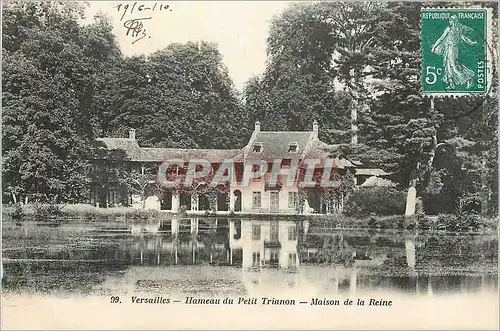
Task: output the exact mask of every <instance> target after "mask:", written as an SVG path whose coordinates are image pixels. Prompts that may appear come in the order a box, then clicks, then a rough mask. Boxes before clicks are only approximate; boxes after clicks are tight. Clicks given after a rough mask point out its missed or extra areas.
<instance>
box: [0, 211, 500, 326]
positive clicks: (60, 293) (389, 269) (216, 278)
mask: <svg viewBox="0 0 500 331" xmlns="http://www.w3.org/2000/svg"><path fill="white" fill-rule="evenodd" d="M2 256H3V272H4V278H3V281H2V287H3V291H4V295H5V296H6V298H8V299H5V300H6V301H5V302H4V304H5V305H6V308H7V309H11V311H16V309H21V307H22V306H23V305H24V303H26V300H32V301H30V302H31V303H30V305H31V306H32V307H38V308H37V310H36V311H37V313H40V312H41V311H43V308H41V307H42V306H43V304H44V303H45V304H46V303H47V302H48V301H47V300H55V301H54V302H58V303H61V302H65V305H66V307H69V306H71V305H75V304H77V305H84V303H85V302H86V301H85V300H94V301H93V302H95V303H96V304H97V303H98V305H102V309H107V310H109V309H113V308H112V307H114V306H113V304H112V303H111V301H112V299H111V297H119V298H120V302H122V300H123V304H126V305H131V301H132V297H147V298H155V297H158V296H160V297H164V298H168V299H169V300H170V303H171V304H177V307H178V308H176V309H181V310H186V309H188V311H189V313H193V312H194V311H197V310H199V309H205V311H204V313H206V309H214V307H213V306H210V307H208V306H203V307H201V306H199V305H192V304H191V303H192V302H193V298H194V299H200V298H201V299H210V298H216V299H220V300H221V301H222V300H223V299H225V298H231V299H233V300H235V301H236V302H237V301H238V300H240V301H241V303H242V304H243V305H250V306H248V307H247V308H246V309H262V306H263V305H262V300H263V298H267V299H268V301H269V304H266V305H264V306H265V307H264V308H267V309H276V313H277V314H279V312H280V309H281V307H279V305H280V304H279V303H280V302H281V303H283V304H284V303H285V301H286V300H288V303H289V304H290V302H291V301H290V300H293V301H294V302H293V303H294V305H293V306H294V309H297V308H299V307H301V306H307V308H308V309H310V308H311V306H322V307H318V308H317V309H315V310H314V312H313V313H312V315H311V316H314V315H315V314H320V315H318V316H319V317H318V318H322V317H321V316H322V315H321V312H322V311H323V309H325V307H328V306H335V305H336V303H340V305H341V306H342V305H343V304H344V301H345V300H346V299H349V298H350V299H352V300H354V301H355V302H354V305H356V300H358V299H359V300H362V301H364V302H365V305H364V306H369V304H370V302H371V303H373V304H376V303H379V304H380V303H386V304H387V302H389V301H392V303H391V305H392V306H393V307H394V306H395V308H394V309H396V310H397V309H403V307H404V308H405V310H404V311H407V310H406V309H408V307H410V306H411V305H414V304H418V305H420V306H419V307H420V308H418V309H431V308H432V307H433V308H432V309H433V311H434V312H436V311H439V309H444V308H443V307H445V306H446V307H447V308H446V309H447V310H446V311H447V314H448V312H449V310H450V309H451V310H453V307H454V305H456V304H458V305H459V306H457V307H456V309H461V310H462V309H467V311H468V312H472V310H471V309H473V308H475V309H477V310H478V311H477V312H475V313H474V316H472V315H470V316H469V319H470V321H469V319H467V321H469V322H466V321H465V320H464V321H462V322H461V325H462V326H463V325H466V326H467V325H469V327H482V326H483V324H484V326H490V325H496V324H495V323H498V317H497V314H496V313H492V312H494V311H498V297H497V293H498V276H497V275H498V263H497V262H498V239H497V235H496V233H482V234H468V233H446V232H422V231H420V232H416V231H413V232H410V231H407V232H402V231H398V230H383V231H382V230H359V229H356V230H349V229H329V228H320V227H315V226H313V225H310V224H308V222H304V221H293V220H277V219H273V220H262V219H261V220H252V219H237V218H222V217H221V218H213V217H210V218H203V217H198V218H185V219H179V220H172V221H161V222H148V223H140V224H139V223H128V222H113V223H111V222H104V223H97V222H96V223H86V224H75V223H72V222H66V221H64V220H61V221H50V222H43V221H40V222H33V221H30V222H18V223H16V222H15V221H9V222H5V223H4V224H3V247H2ZM9 298H10V299H9ZM75 298H78V299H75ZM189 298H191V299H189ZM240 298H241V299H240ZM254 298H255V299H256V301H257V304H256V305H255V304H254V305H252V304H251V303H250V302H252V301H253V300H252V299H254ZM9 300H10V301H9ZM33 300H35V301H33ZM36 300H41V301H36ZM186 300H188V301H189V300H191V301H190V302H191V303H186V302H187V301H186ZM372 300H373V301H372ZM442 300H445V301H442ZM16 302H17V303H16ZM33 302H38V305H42V306H37V304H34V303H33ZM50 302H52V301H50ZM194 302H196V300H195V301H194ZM245 302H246V303H245ZM221 303H222V302H221ZM402 303H405V304H404V305H403V304H402ZM9 304H10V305H9ZM68 305H69V306H68ZM434 305H443V306H439V307H441V308H439V307H435V306H434ZM238 306H240V305H238ZM364 306H363V307H362V308H363V309H369V308H364ZM372 306H373V305H372ZM464 307H467V308H464ZM80 308H81V307H80ZM80 308H79V309H80ZM240 308H241V307H238V309H240ZM33 309H34V308H33ZM75 309H76V308H75ZM130 309H131V308H130ZM140 309H144V308H140ZM154 309H159V308H154ZM288 309H290V307H288ZM330 309H332V308H330ZM336 309H338V310H337V311H341V310H345V309H346V307H338V308H336ZM374 309H384V308H380V307H377V308H374ZM385 309H386V310H387V308H385ZM391 309H393V308H391ZM418 309H417V310H416V311H417V312H418V311H419V310H418ZM436 309H437V310H436ZM495 309H496V310H495ZM23 311H26V310H25V308H23ZM243 311H244V310H242V314H243ZM246 311H248V310H246ZM308 311H309V310H308ZM352 311H355V310H353V309H352V308H351V312H344V313H343V314H342V316H343V317H344V318H347V316H349V314H352ZM366 311H368V310H366ZM373 311H375V310H373ZM394 312H395V310H393V311H392V313H391V316H395V315H393V314H394ZM136 313H137V312H136ZM219 313H220V310H219ZM219 313H216V314H219ZM234 313H235V314H237V309H235V310H234ZM323 313H325V312H324V311H323ZM384 314H387V311H386V312H378V313H377V314H376V316H377V321H379V323H381V324H380V325H383V327H388V326H390V325H392V324H390V323H396V322H397V321H398V319H397V318H396V319H394V318H393V319H392V321H387V320H384V319H381V318H382V317H383V316H384ZM478 314H479V315H478ZM464 315H467V313H466V314H464ZM483 315H484V316H483ZM374 316H375V315H374ZM418 316H419V314H416V315H415V316H413V318H414V319H415V320H419V317H418ZM478 316H482V321H481V322H479V324H477V323H478V322H477V318H478ZM448 317H449V316H448ZM448 317H446V316H444V315H441V316H437V315H436V316H435V318H438V319H439V318H440V319H439V321H440V322H442V323H444V324H443V325H444V326H446V327H449V326H450V325H453V323H455V322H458V321H459V320H460V319H464V318H467V316H459V317H455V318H449V320H448V319H447V318H448ZM473 317H474V318H473ZM353 318H355V317H353ZM374 318H375V317H374ZM429 318H431V319H432V317H429ZM292 320H293V318H292V319H291V320H289V322H291V321H292ZM327 320H328V319H325V320H323V322H322V323H327ZM366 321H369V319H368V320H365V322H366ZM395 321H396V322H395ZM411 321H412V320H411V319H409V320H406V322H408V323H410V322H411ZM474 321H476V322H474ZM87 322H88V321H87ZM115 322H116V323H120V320H117V321H115ZM205 322H206V323H209V321H205ZM372 322H373V321H372ZM16 323H20V322H19V321H17V322H16ZM82 323H84V322H82ZM110 323H111V322H110ZM193 323H194V324H192V325H191V324H190V326H192V327H204V328H208V324H206V323H205V324H200V325H197V324H196V322H195V321H193ZM214 323H219V324H217V326H218V327H222V326H220V323H221V321H220V320H215V321H214ZM228 323H229V322H228ZM269 323H270V322H269ZM297 323H298V324H297ZM359 323H360V324H359ZM363 323H364V322H363V321H358V324H359V326H360V327H363V325H364V324H363ZM388 323H389V324H388ZM446 323H448V324H446ZM450 323H451V324H450ZM467 323H469V324H467ZM470 323H476V324H470ZM358 324H356V325H358ZM12 325H14V324H7V325H6V326H10V327H12ZM83 325H85V326H86V327H91V325H88V324H83ZM142 325H144V324H141V326H142ZM161 325H162V324H152V326H153V327H154V326H156V327H159V326H160V327H161ZM174 325H175V324H174ZM224 325H225V326H226V327H238V326H239V324H227V325H226V324H224ZM285 325H287V324H286V323H285V324H283V323H281V324H279V326H284V327H286V326H285ZM297 325H300V322H295V324H294V325H293V326H297ZM370 325H372V326H373V325H374V324H370ZM375 325H376V324H375ZM400 325H401V324H397V323H396V324H394V325H393V326H400ZM435 325H436V327H437V328H439V326H440V324H439V323H438V324H435ZM16 326H17V324H16ZM110 326H111V327H118V326H117V324H112V325H110ZM127 326H130V324H127ZM182 326H183V325H177V327H182ZM265 326H266V327H273V325H272V324H266V325H265ZM349 326H352V323H351V324H349ZM410 326H411V325H410ZM36 327H40V326H39V325H36ZM254 327H256V326H255V325H254ZM325 327H332V324H325Z"/></svg>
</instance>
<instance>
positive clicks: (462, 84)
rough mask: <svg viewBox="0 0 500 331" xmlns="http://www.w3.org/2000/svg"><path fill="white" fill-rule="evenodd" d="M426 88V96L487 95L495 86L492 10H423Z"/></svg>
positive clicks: (423, 78) (422, 28) (424, 78)
mask: <svg viewBox="0 0 500 331" xmlns="http://www.w3.org/2000/svg"><path fill="white" fill-rule="evenodd" d="M420 18H421V54H422V76H421V77H422V78H421V79H422V88H423V92H424V94H426V95H432V96H460V95H485V94H487V93H488V91H489V89H490V84H491V70H492V68H491V66H492V62H491V58H492V56H491V53H492V52H493V49H492V44H491V32H492V30H491V19H492V18H491V10H489V9H488V8H423V9H422V10H421V15H420Z"/></svg>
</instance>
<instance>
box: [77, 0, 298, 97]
mask: <svg viewBox="0 0 500 331" xmlns="http://www.w3.org/2000/svg"><path fill="white" fill-rule="evenodd" d="M290 2H291V1H226V2H224V1H200V2H197V1H170V2H164V1H157V2H154V1H136V2H134V1H125V2H118V1H96V2H90V7H89V8H88V10H87V13H86V16H87V20H88V22H90V21H91V20H93V16H94V14H96V13H97V12H99V11H102V12H104V13H106V14H107V15H108V16H110V17H111V19H112V21H113V24H114V33H115V35H116V36H117V39H118V42H119V44H120V47H121V49H122V52H123V54H125V55H127V56H129V55H136V54H149V53H151V52H154V51H157V50H160V49H162V48H164V47H166V46H167V45H168V44H170V43H173V42H181V43H186V42H188V41H200V40H206V41H211V42H215V43H217V44H218V47H219V51H220V53H221V54H222V56H223V62H224V64H225V65H226V67H227V68H228V70H229V74H230V76H231V78H232V79H233V82H234V84H235V87H236V88H237V89H238V90H240V91H241V89H242V87H243V85H244V83H245V82H246V81H247V80H248V79H249V78H250V77H252V76H254V75H260V74H262V73H263V71H264V68H265V61H266V39H267V37H268V33H269V22H270V20H271V19H272V17H273V16H274V15H275V14H279V13H281V12H282V11H283V10H284V9H285V8H286V7H287V6H288V5H289V4H290ZM134 3H135V6H134ZM155 3H156V6H155ZM127 5H128V7H127ZM141 5H143V6H142V7H141ZM167 6H168V8H167ZM146 8H151V10H147V9H146ZM153 8H154V11H153V10H152V9H153ZM125 9H126V10H125ZM132 9H133V11H132ZM147 17H151V18H150V19H147V20H141V21H135V22H130V20H131V19H138V18H147ZM140 23H142V27H143V29H145V30H146V31H145V34H146V36H145V37H144V38H143V39H140V40H138V41H136V42H134V43H132V42H133V41H134V40H136V39H138V38H140V37H141V36H142V35H143V34H142V31H141V32H140V33H139V35H138V36H137V37H136V38H134V37H132V36H131V34H132V32H133V30H130V31H129V30H128V29H127V28H126V27H125V25H128V26H131V24H140ZM127 32H129V35H127Z"/></svg>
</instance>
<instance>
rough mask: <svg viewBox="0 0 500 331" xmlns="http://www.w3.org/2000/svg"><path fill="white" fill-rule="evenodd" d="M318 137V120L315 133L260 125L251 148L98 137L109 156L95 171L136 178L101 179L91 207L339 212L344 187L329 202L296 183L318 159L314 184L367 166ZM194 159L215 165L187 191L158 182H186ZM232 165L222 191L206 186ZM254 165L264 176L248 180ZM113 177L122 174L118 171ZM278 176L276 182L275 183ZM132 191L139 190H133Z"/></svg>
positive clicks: (322, 193)
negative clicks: (323, 175) (326, 174)
mask: <svg viewBox="0 0 500 331" xmlns="http://www.w3.org/2000/svg"><path fill="white" fill-rule="evenodd" d="M318 131H319V128H318V124H317V122H316V121H315V122H314V123H313V125H312V130H311V131H261V130H260V123H259V122H256V123H255V129H254V132H253V134H252V136H251V138H250V140H249V141H248V143H247V145H246V146H244V147H243V148H240V149H229V150H220V149H176V148H149V147H141V146H139V144H138V143H137V140H136V137H135V130H133V129H131V130H130V131H129V137H128V138H99V139H98V142H99V143H100V144H101V147H102V150H103V151H105V153H104V154H103V153H101V154H100V155H101V156H98V157H96V158H95V159H94V168H98V169H103V168H105V169H107V170H106V171H108V173H109V164H110V162H111V163H112V164H115V165H116V164H119V165H120V167H121V168H120V169H124V170H123V171H124V172H128V173H132V172H133V173H134V174H136V175H137V178H132V179H130V178H129V179H128V180H129V181H130V183H129V185H124V184H123V183H120V180H119V179H118V177H115V178H109V177H108V178H106V179H104V180H97V181H96V183H95V185H94V189H93V190H92V196H91V202H92V203H93V204H95V205H98V206H103V207H105V206H107V207H110V206H133V207H136V208H146V209H157V210H162V211H169V212H173V213H177V212H179V211H186V212H190V213H193V214H197V213H200V214H203V213H206V212H207V211H212V212H217V213H231V212H233V213H242V214H297V213H330V212H334V211H339V210H340V211H341V210H342V207H343V198H342V192H341V190H340V189H338V190H337V191H338V192H339V194H338V198H337V199H336V200H335V201H332V199H331V194H330V198H329V199H327V198H325V196H326V194H325V190H324V189H322V188H321V185H319V184H318V185H315V186H314V187H309V188H308V189H301V186H300V183H299V181H298V180H297V179H298V178H299V177H300V176H301V174H302V176H304V174H305V173H306V166H305V164H306V163H307V161H306V160H313V159H314V160H320V163H318V164H317V165H316V166H315V170H314V180H317V181H318V183H319V175H320V174H321V173H322V172H323V170H325V169H326V165H327V164H328V165H329V168H328V171H330V172H329V176H330V177H329V178H343V176H345V175H348V174H352V176H353V177H354V176H355V175H356V169H359V167H360V166H361V163H359V162H351V161H349V160H347V159H345V158H340V157H339V155H338V154H339V147H340V146H339V145H329V144H326V143H324V142H322V141H320V140H319V138H318ZM103 155H104V156H103ZM110 155H111V157H110ZM193 159H197V160H200V159H202V160H208V162H209V163H210V166H211V170H210V173H209V175H207V176H206V177H205V178H200V179H197V181H195V182H193V183H192V184H189V185H184V184H182V183H183V182H182V180H181V181H180V182H181V184H179V185H170V186H168V185H163V184H162V183H161V182H160V181H159V180H158V178H159V177H158V174H159V171H161V172H163V171H166V173H165V178H170V177H169V176H174V177H177V178H181V179H184V178H185V177H186V172H188V170H187V168H188V167H189V162H190V161H191V160H193ZM168 160H182V162H183V163H184V164H181V165H176V166H175V167H168V168H162V164H165V162H166V161H168ZM227 161H230V162H231V163H232V164H234V167H233V168H232V169H231V170H230V171H234V172H235V173H234V174H231V176H232V178H234V180H228V181H226V182H221V183H218V185H217V186H214V185H208V182H207V181H206V179H207V177H210V176H211V177H212V178H213V176H214V173H216V172H217V170H219V167H221V164H222V163H224V162H227ZM256 162H260V163H261V164H266V165H267V170H266V171H265V172H262V173H261V176H260V177H258V178H257V177H256V178H249V179H248V180H245V175H244V172H245V171H246V170H248V169H249V165H252V166H254V163H256ZM277 162H278V163H279V164H277ZM264 168H265V167H264ZM277 168H279V169H280V172H279V173H278V174H276V172H273V169H277ZM113 169H115V168H113ZM287 169H288V171H289V172H288V174H287ZM252 171H253V168H252ZM259 171H262V169H260V170H259ZM114 172H115V173H117V170H116V169H115V170H114ZM225 174H226V175H227V172H226V173H225ZM231 176H230V177H231ZM273 176H274V177H275V178H274V179H275V180H271V177H273ZM290 176H292V177H290ZM290 178H292V179H291V180H290ZM134 185H135V190H131V189H129V187H130V186H134ZM332 191H335V189H333V190H332ZM337 191H335V192H337Z"/></svg>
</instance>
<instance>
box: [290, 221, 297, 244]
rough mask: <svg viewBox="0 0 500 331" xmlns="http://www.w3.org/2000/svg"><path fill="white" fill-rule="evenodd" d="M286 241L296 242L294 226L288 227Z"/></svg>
mask: <svg viewBox="0 0 500 331" xmlns="http://www.w3.org/2000/svg"><path fill="white" fill-rule="evenodd" d="M288 240H291V241H293V240H297V227H296V226H295V225H292V226H289V227H288Z"/></svg>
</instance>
